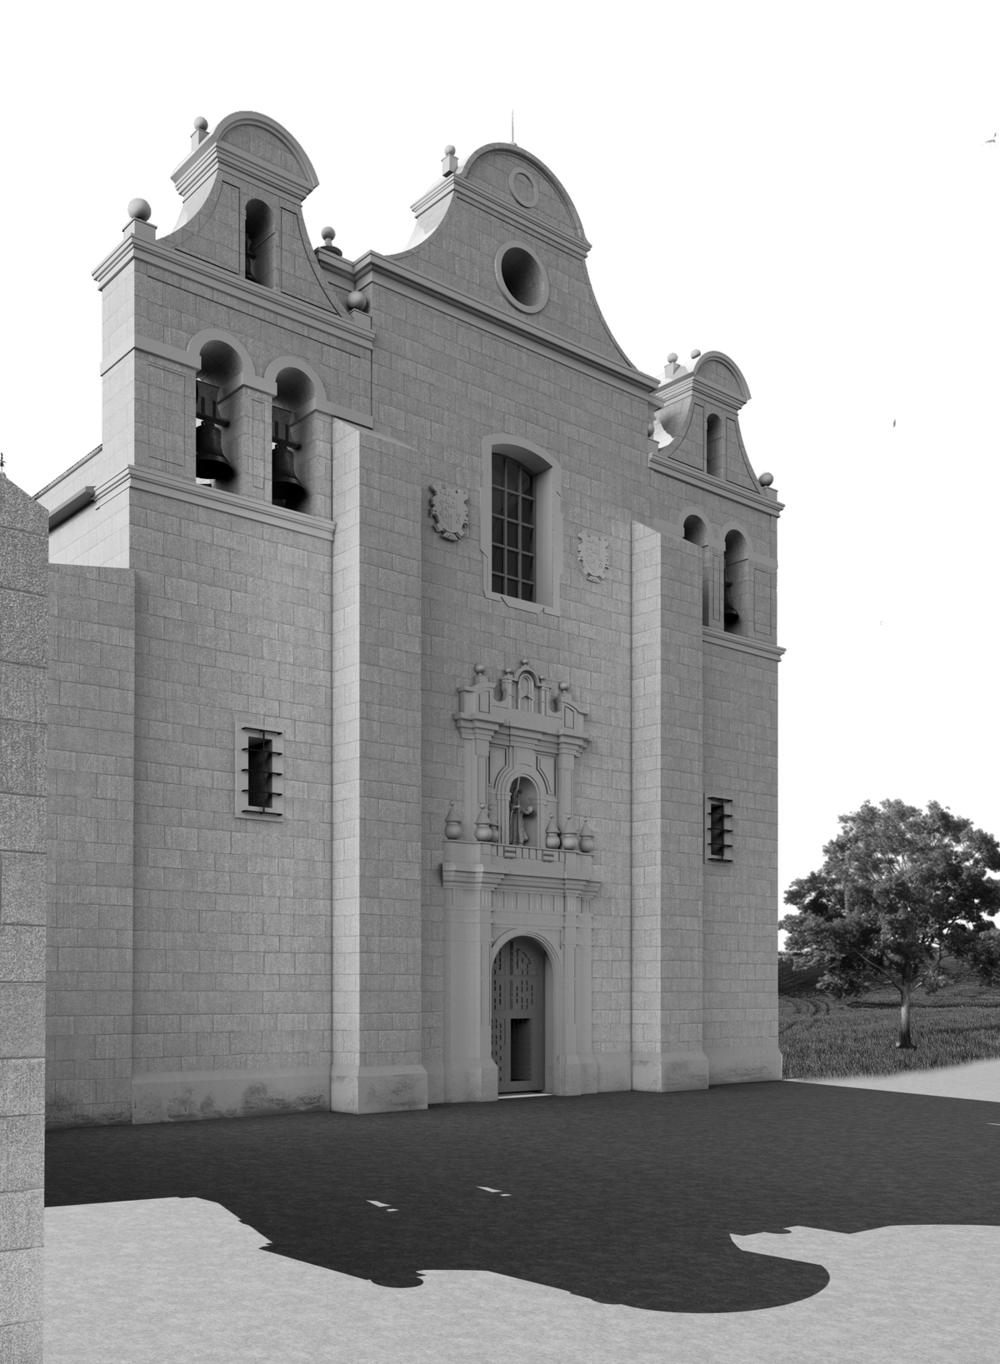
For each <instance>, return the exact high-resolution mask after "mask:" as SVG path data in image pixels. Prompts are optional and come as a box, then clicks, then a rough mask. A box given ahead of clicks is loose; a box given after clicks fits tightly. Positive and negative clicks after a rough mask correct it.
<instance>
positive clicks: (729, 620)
mask: <svg viewBox="0 0 1000 1364" xmlns="http://www.w3.org/2000/svg"><path fill="white" fill-rule="evenodd" d="M722 618H723V624H724V625H725V627H726V629H727V630H732V629H733V627H734V626H735V625H737V624H738V622H739V619H740V613H739V611H737V609H736V603H735V602H734V601H733V585H732V583H731V582H730V581H729V579H728V578H727V579H726V581H725V583H724V586H723V593H722Z"/></svg>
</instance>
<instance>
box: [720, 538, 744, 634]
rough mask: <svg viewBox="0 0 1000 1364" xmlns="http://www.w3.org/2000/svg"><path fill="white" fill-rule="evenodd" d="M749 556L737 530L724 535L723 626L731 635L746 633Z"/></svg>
mask: <svg viewBox="0 0 1000 1364" xmlns="http://www.w3.org/2000/svg"><path fill="white" fill-rule="evenodd" d="M748 575H749V557H748V552H747V542H746V539H745V538H744V537H743V536H742V535H741V534H740V532H739V531H738V530H731V531H730V532H729V533H728V535H727V536H726V559H725V573H724V579H723V581H724V589H723V621H722V623H723V628H724V629H726V630H728V631H729V633H730V634H733V635H745V634H746V633H747V616H748V610H747V587H748Z"/></svg>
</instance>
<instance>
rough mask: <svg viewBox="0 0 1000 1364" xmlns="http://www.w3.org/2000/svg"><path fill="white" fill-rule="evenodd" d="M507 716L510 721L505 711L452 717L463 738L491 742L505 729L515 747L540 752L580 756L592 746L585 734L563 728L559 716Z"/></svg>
mask: <svg viewBox="0 0 1000 1364" xmlns="http://www.w3.org/2000/svg"><path fill="white" fill-rule="evenodd" d="M508 714H509V715H510V716H511V717H512V718H511V719H506V718H505V717H504V712H503V711H502V710H500V711H494V713H493V714H492V715H476V714H473V715H463V714H462V713H461V712H457V713H456V714H455V715H454V717H453V718H454V721H455V724H456V725H457V726H458V732H459V733H460V734H461V736H462V738H463V739H467V738H468V739H474V738H476V737H477V736H479V737H482V738H486V737H487V736H488V737H489V738H491V739H492V738H493V736H494V735H495V734H497V733H499V731H500V730H503V731H504V734H505V736H509V742H510V743H512V744H515V745H516V744H522V745H530V746H532V747H534V748H536V749H537V751H538V752H540V753H574V754H575V755H576V756H577V757H579V755H580V754H581V753H582V752H583V750H584V749H585V748H586V747H587V745H588V744H589V743H590V740H589V739H588V738H587V737H586V735H584V734H579V733H575V732H573V731H571V730H567V729H564V728H563V725H562V720H561V719H560V717H559V716H558V715H553V716H548V715H532V714H530V713H528V712H524V711H520V712H519V711H516V710H512V711H509V712H508Z"/></svg>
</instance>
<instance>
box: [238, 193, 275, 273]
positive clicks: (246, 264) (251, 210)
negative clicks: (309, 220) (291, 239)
mask: <svg viewBox="0 0 1000 1364" xmlns="http://www.w3.org/2000/svg"><path fill="white" fill-rule="evenodd" d="M274 254H275V252H274V215H273V214H272V212H271V210H270V209H269V208H268V206H267V204H265V203H264V201H263V200H262V199H251V200H249V202H248V203H247V206H246V211H245V215H244V261H243V275H244V278H245V279H249V280H252V281H253V282H254V283H255V284H263V285H264V286H265V288H268V289H273V288H274V274H275V271H274Z"/></svg>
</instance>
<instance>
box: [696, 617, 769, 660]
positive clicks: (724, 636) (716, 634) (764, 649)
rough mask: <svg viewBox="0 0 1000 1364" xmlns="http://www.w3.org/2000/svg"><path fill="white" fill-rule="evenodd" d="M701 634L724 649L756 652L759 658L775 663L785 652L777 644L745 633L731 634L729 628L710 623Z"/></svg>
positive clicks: (705, 639) (707, 641) (706, 639)
mask: <svg viewBox="0 0 1000 1364" xmlns="http://www.w3.org/2000/svg"><path fill="white" fill-rule="evenodd" d="M701 636H702V639H703V640H704V642H705V643H706V644H719V645H721V646H722V648H724V649H735V650H736V651H737V652H738V653H742V654H756V655H757V657H758V658H769V659H771V661H772V662H774V663H778V662H780V661H781V656H782V654H783V653H784V652H785V650H784V649H782V648H780V647H779V646H778V645H777V644H764V643H763V642H762V641H760V640H756V639H747V638H746V637H745V636H744V635H733V634H730V633H729V631H728V630H713V629H712V627H711V626H709V625H706V626H705V627H704V629H703V630H702V632H701Z"/></svg>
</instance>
